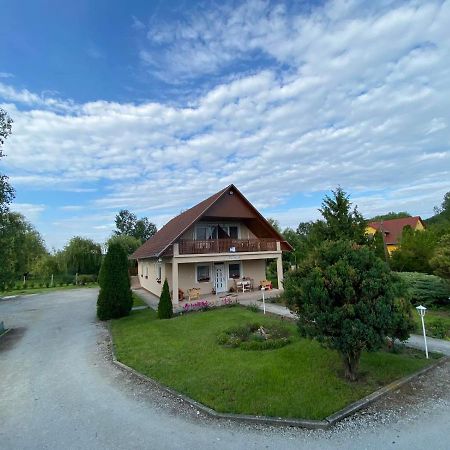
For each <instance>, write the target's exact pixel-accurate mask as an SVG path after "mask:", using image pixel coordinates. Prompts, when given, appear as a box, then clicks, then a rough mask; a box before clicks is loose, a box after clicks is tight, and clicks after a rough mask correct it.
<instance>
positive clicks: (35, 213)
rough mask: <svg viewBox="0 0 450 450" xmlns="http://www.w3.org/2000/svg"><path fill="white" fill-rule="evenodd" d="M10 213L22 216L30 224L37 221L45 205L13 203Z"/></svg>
mask: <svg viewBox="0 0 450 450" xmlns="http://www.w3.org/2000/svg"><path fill="white" fill-rule="evenodd" d="M10 209H11V211H15V212H18V213H20V214H23V215H24V216H25V217H26V218H27V220H30V221H31V222H33V221H36V220H38V219H39V217H40V216H41V214H42V213H43V212H44V211H45V209H46V206H45V205H39V204H33V203H13V204H11V207H10Z"/></svg>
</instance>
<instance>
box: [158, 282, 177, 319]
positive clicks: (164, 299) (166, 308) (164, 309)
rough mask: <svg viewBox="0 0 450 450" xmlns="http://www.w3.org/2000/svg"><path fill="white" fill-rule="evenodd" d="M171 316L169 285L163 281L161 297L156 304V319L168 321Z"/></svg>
mask: <svg viewBox="0 0 450 450" xmlns="http://www.w3.org/2000/svg"><path fill="white" fill-rule="evenodd" d="M172 316H173V307H172V300H171V299H170V292H169V284H168V283H167V279H165V280H164V284H163V288H162V292H161V297H159V303H158V318H159V319H170V318H171V317H172Z"/></svg>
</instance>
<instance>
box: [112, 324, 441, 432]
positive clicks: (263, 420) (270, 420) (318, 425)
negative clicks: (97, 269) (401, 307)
mask: <svg viewBox="0 0 450 450" xmlns="http://www.w3.org/2000/svg"><path fill="white" fill-rule="evenodd" d="M108 331H109V337H110V341H111V350H112V351H111V353H112V362H113V363H114V364H115V365H116V366H118V367H120V368H122V369H124V370H126V371H127V372H129V373H132V374H133V375H135V376H137V377H138V378H140V379H141V380H144V381H147V382H150V383H152V384H153V385H154V386H156V387H157V388H159V389H161V390H163V391H165V392H167V393H169V394H170V395H172V396H174V397H176V398H178V399H180V400H182V401H184V402H186V403H187V404H189V405H191V406H193V407H194V408H197V409H198V410H199V411H201V412H203V413H204V414H206V415H207V416H209V417H213V418H215V419H227V420H233V421H236V422H244V423H252V424H262V425H279V426H287V427H301V428H308V429H326V428H330V427H332V426H333V425H335V424H336V423H337V422H339V421H341V420H342V419H344V418H346V417H348V416H350V415H352V414H354V413H355V412H357V411H359V410H361V409H364V408H366V407H367V406H369V405H370V404H371V403H373V402H374V401H375V400H378V399H379V398H380V397H383V396H384V395H386V394H388V393H389V392H392V391H395V390H396V389H398V388H399V387H401V386H403V385H404V384H406V383H409V382H410V381H412V380H414V379H415V378H417V377H419V376H421V375H423V374H425V373H427V372H429V371H430V370H432V369H434V368H435V367H437V366H440V365H442V364H444V363H446V362H448V361H449V360H450V358H449V357H448V356H443V357H441V358H439V359H438V360H437V361H436V362H435V363H433V364H431V365H429V366H428V367H424V368H423V369H421V370H419V371H418V372H415V373H413V374H411V375H408V376H406V377H403V378H400V379H399V380H396V381H393V382H392V383H390V384H388V385H387V386H384V387H382V388H380V389H378V390H376V391H375V392H373V393H372V394H369V395H367V396H366V397H363V398H362V399H360V400H357V401H356V402H354V403H351V404H350V405H348V406H346V407H345V408H343V409H341V410H340V411H337V412H335V413H333V414H331V415H329V416H328V417H326V418H325V419H323V420H308V419H288V418H286V419H284V418H282V417H268V416H251V415H246V414H231V413H219V412H217V411H215V410H214V409H212V408H210V407H208V406H206V405H203V404H202V403H200V402H197V401H196V400H193V399H192V398H190V397H187V396H186V395H184V394H181V393H179V392H178V391H175V390H174V389H172V388H169V387H167V386H165V385H163V384H161V383H159V382H158V381H156V380H154V379H153V378H150V377H148V376H147V375H144V374H142V373H140V372H138V371H137V370H135V369H133V368H131V367H130V366H127V365H126V364H124V363H122V362H120V361H119V360H118V359H117V358H116V351H115V345H114V341H113V339H112V333H111V325H110V322H108Z"/></svg>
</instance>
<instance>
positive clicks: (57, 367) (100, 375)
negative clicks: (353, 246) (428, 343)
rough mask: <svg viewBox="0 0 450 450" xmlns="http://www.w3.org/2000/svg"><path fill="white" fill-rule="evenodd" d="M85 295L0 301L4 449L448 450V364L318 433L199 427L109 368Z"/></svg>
mask: <svg viewBox="0 0 450 450" xmlns="http://www.w3.org/2000/svg"><path fill="white" fill-rule="evenodd" d="M95 297H96V292H95V291H93V290H90V289H89V290H76V291H75V290H74V291H61V292H55V293H51V294H45V295H36V296H33V297H31V298H26V297H22V298H15V299H11V300H3V301H0V317H1V320H4V321H5V323H6V326H8V327H14V330H13V331H11V332H10V333H8V334H7V335H6V336H3V337H2V338H1V339H0V372H1V375H0V448H2V449H35V448H46V449H63V448H70V449H134V448H136V449H138V448H139V449H142V448H155V449H166V448H167V449H169V448H170V449H172V448H180V449H181V448H183V449H198V448H211V447H214V448H215V449H261V448H268V449H290V448H295V449H299V448H308V449H353V448H354V449H379V448H388V449H389V448H398V449H423V448H430V449H438V450H439V449H450V443H449V439H448V438H449V431H448V430H449V426H448V424H449V423H450V408H449V406H450V389H449V387H450V364H446V365H445V366H443V367H439V368H437V369H435V370H434V371H432V372H431V373H429V374H427V375H426V376H424V377H421V378H419V379H418V380H416V381H415V382H413V383H411V384H409V385H407V386H404V387H403V388H400V389H399V390H398V391H396V392H393V393H392V394H390V395H389V396H387V397H385V398H384V399H382V400H381V401H378V402H376V403H375V404H374V405H372V406H371V407H369V408H368V409H367V410H365V411H362V412H360V413H358V414H356V415H355V416H353V417H352V418H349V419H346V420H344V421H343V422H341V423H339V424H338V425H337V426H336V427H334V428H333V429H331V430H326V431H321V430H319V431H308V430H302V429H293V428H274V427H266V426H252V425H239V424H236V423H233V422H228V421H223V420H214V419H209V418H207V417H204V416H203V415H202V414H201V413H199V412H198V411H196V410H195V409H194V408H192V407H190V406H188V405H186V404H184V402H181V401H179V400H177V399H174V398H172V397H171V396H170V395H168V394H167V393H163V392H161V391H160V390H159V389H158V388H156V387H155V386H154V385H153V384H152V383H149V382H143V381H141V380H140V379H137V378H136V377H134V376H133V375H130V374H128V373H127V372H125V371H123V370H121V369H119V368H118V367H116V366H114V365H113V364H112V363H111V352H110V342H109V334H108V332H107V329H106V327H105V325H104V324H101V323H98V322H97V321H96V319H95Z"/></svg>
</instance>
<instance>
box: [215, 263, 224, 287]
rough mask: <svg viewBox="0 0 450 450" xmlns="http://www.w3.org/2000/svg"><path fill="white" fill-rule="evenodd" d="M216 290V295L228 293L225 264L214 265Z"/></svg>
mask: <svg viewBox="0 0 450 450" xmlns="http://www.w3.org/2000/svg"><path fill="white" fill-rule="evenodd" d="M214 288H215V290H216V293H219V292H226V291H227V278H226V275H225V264H214Z"/></svg>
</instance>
